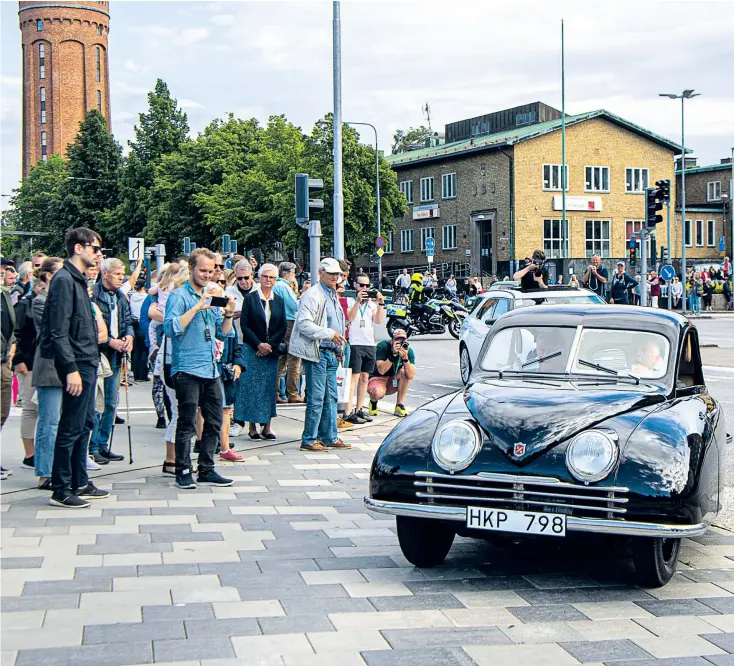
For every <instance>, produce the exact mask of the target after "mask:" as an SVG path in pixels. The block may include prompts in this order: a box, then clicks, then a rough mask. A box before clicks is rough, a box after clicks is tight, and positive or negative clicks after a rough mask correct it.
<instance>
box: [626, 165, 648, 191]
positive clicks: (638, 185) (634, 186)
mask: <svg viewBox="0 0 734 666" xmlns="http://www.w3.org/2000/svg"><path fill="white" fill-rule="evenodd" d="M649 182H650V170H649V169H636V168H632V169H625V170H624V191H625V192H628V193H635V194H644V193H645V188H646V187H649V185H648V183H649Z"/></svg>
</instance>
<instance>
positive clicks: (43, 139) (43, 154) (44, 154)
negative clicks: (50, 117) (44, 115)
mask: <svg viewBox="0 0 734 666" xmlns="http://www.w3.org/2000/svg"><path fill="white" fill-rule="evenodd" d="M41 159H42V160H43V161H44V162H45V161H46V160H47V159H48V153H47V149H46V132H41Z"/></svg>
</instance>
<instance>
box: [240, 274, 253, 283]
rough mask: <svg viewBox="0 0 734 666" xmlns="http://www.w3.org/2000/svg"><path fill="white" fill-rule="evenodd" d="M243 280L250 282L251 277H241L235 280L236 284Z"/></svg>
mask: <svg viewBox="0 0 734 666" xmlns="http://www.w3.org/2000/svg"><path fill="white" fill-rule="evenodd" d="M243 280H247V281H248V282H249V281H250V280H252V275H243V276H242V277H238V278H237V282H242V281H243Z"/></svg>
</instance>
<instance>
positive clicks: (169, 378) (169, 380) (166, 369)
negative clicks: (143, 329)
mask: <svg viewBox="0 0 734 666" xmlns="http://www.w3.org/2000/svg"><path fill="white" fill-rule="evenodd" d="M167 344H168V338H167V337H165V336H164V337H163V349H162V350H161V354H162V355H163V383H164V384H165V385H166V386H167V387H168V388H170V389H172V388H176V386H175V385H174V383H173V375H172V374H171V364H170V363H167V362H166V345H167Z"/></svg>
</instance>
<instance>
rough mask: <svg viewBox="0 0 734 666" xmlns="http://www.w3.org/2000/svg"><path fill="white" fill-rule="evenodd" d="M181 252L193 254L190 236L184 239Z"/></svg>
mask: <svg viewBox="0 0 734 666" xmlns="http://www.w3.org/2000/svg"><path fill="white" fill-rule="evenodd" d="M181 250H182V252H183V253H184V254H185V255H189V254H191V239H190V238H189V237H188V236H186V237H185V238H184V239H183V242H182V243H181Z"/></svg>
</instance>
